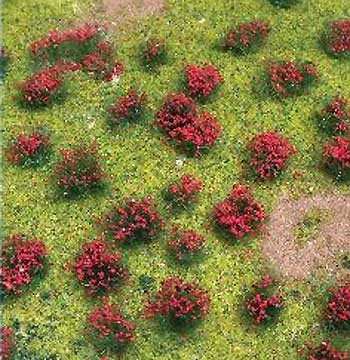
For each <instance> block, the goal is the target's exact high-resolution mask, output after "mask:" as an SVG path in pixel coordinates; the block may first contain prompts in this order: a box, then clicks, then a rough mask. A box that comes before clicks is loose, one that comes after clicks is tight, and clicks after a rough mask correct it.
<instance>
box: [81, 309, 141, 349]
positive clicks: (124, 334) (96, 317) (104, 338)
mask: <svg viewBox="0 0 350 360" xmlns="http://www.w3.org/2000/svg"><path fill="white" fill-rule="evenodd" d="M87 323H88V325H89V329H88V333H89V335H90V336H91V338H92V339H93V341H95V342H96V345H97V346H98V347H100V348H101V349H104V350H105V349H106V348H107V349H108V350H110V351H114V352H118V351H120V350H122V349H123V348H124V347H125V346H127V345H129V344H130V343H132V342H134V341H135V337H134V330H135V326H134V324H132V323H131V322H129V321H128V320H126V319H125V318H124V317H123V316H122V314H121V313H120V310H119V308H118V307H117V306H116V305H113V304H109V303H106V304H104V305H103V306H102V307H98V308H95V309H94V310H93V311H92V312H91V313H90V314H89V316H88V318H87Z"/></svg>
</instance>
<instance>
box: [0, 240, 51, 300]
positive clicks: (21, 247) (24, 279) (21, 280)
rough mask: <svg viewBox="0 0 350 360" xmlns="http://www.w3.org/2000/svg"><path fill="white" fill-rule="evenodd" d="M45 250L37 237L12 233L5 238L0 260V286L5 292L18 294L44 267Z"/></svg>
mask: <svg viewBox="0 0 350 360" xmlns="http://www.w3.org/2000/svg"><path fill="white" fill-rule="evenodd" d="M46 256H47V250H46V247H45V245H44V244H43V242H42V241H40V240H38V239H25V238H24V237H23V236H22V235H19V234H14V235H12V236H11V237H9V238H7V239H5V241H4V243H3V246H2V255H1V257H0V260H1V261H2V265H1V268H0V287H1V290H2V291H4V293H5V294H10V293H14V294H16V295H20V294H21V292H22V288H23V287H24V286H25V285H28V284H29V283H30V282H31V281H32V279H33V277H35V276H36V275H37V274H39V273H40V272H41V271H42V270H43V268H44V260H45V257H46Z"/></svg>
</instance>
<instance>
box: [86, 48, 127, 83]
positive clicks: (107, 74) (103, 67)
mask: <svg viewBox="0 0 350 360" xmlns="http://www.w3.org/2000/svg"><path fill="white" fill-rule="evenodd" d="M98 45H99V46H98V49H97V50H96V51H94V52H92V53H90V54H88V55H86V56H85V57H84V58H83V59H82V60H81V66H82V68H83V69H84V70H85V71H87V72H89V73H91V74H94V75H95V76H96V77H97V78H101V79H102V80H104V81H107V82H109V81H113V80H114V79H116V78H118V77H119V76H120V75H121V74H122V72H123V70H124V66H123V64H122V63H121V62H119V61H116V62H115V63H113V62H112V59H111V55H112V48H110V47H109V46H108V45H107V44H105V43H101V44H98Z"/></svg>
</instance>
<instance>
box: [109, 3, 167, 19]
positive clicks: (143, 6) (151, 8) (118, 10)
mask: <svg viewBox="0 0 350 360" xmlns="http://www.w3.org/2000/svg"><path fill="white" fill-rule="evenodd" d="M102 1H103V6H104V8H105V11H106V13H107V14H108V15H111V16H119V15H120V16H129V17H135V16H147V15H154V14H157V13H160V12H161V11H162V10H163V7H164V3H165V0H102Z"/></svg>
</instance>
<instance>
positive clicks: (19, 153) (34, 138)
mask: <svg viewBox="0 0 350 360" xmlns="http://www.w3.org/2000/svg"><path fill="white" fill-rule="evenodd" d="M49 147H50V138H49V136H48V135H46V134H44V133H43V132H42V131H40V130H38V131H35V132H33V133H32V134H31V135H26V134H19V135H18V136H17V137H16V138H15V139H13V140H12V141H11V142H10V143H9V145H8V148H7V150H6V156H7V159H8V161H9V162H11V163H13V164H17V165H22V166H27V165H39V164H40V163H41V162H42V161H44V160H45V159H46V157H47V155H48V152H49Z"/></svg>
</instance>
